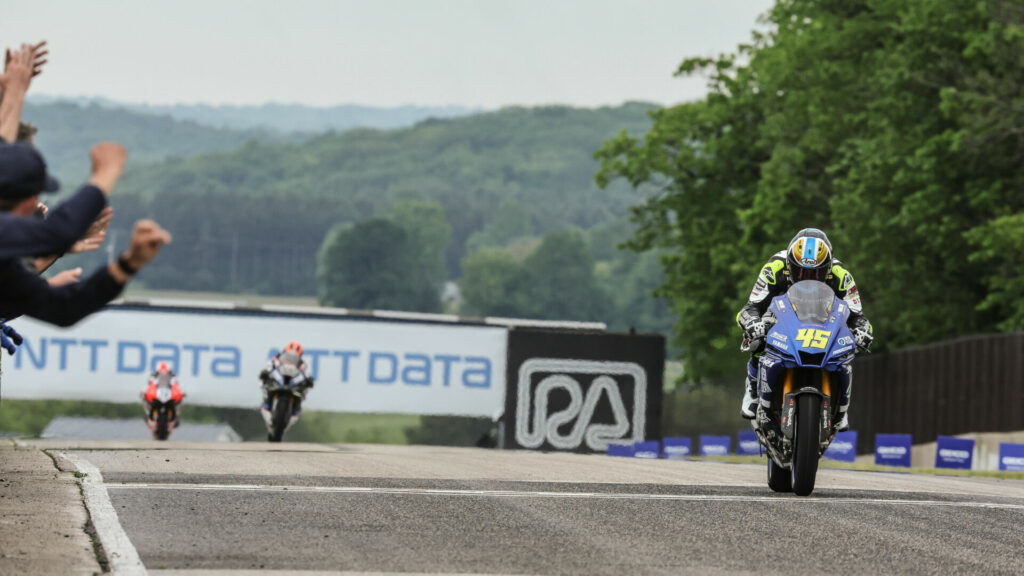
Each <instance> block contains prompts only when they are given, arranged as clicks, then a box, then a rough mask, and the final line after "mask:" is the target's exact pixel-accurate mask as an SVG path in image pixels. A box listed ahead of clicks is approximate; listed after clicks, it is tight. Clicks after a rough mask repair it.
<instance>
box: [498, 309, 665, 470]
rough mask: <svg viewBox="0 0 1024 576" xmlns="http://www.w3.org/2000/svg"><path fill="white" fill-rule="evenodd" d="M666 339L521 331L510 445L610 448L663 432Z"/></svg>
mask: <svg viewBox="0 0 1024 576" xmlns="http://www.w3.org/2000/svg"><path fill="white" fill-rule="evenodd" d="M664 368H665V338H664V337H663V336H660V335H648V334H643V335H639V334H615V333H607V332H580V331H558V330H550V329H536V328H513V329H512V330H510V331H509V338H508V378H507V379H506V391H505V417H504V421H503V426H504V429H503V431H502V438H503V447H504V448H519V449H521V448H528V449H534V450H565V451H574V452H604V451H605V450H606V449H607V446H608V444H609V443H611V444H618V443H632V442H638V441H641V440H653V439H660V437H661V400H662V376H663V373H664Z"/></svg>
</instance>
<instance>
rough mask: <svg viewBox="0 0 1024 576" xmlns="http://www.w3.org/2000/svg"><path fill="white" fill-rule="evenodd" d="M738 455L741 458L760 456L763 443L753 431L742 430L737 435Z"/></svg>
mask: <svg viewBox="0 0 1024 576" xmlns="http://www.w3.org/2000/svg"><path fill="white" fill-rule="evenodd" d="M736 454H738V455H740V456H760V455H761V443H760V442H758V441H757V434H755V433H754V431H753V430H740V433H739V434H737V435H736Z"/></svg>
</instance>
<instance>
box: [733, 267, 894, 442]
mask: <svg viewBox="0 0 1024 576" xmlns="http://www.w3.org/2000/svg"><path fill="white" fill-rule="evenodd" d="M824 282H825V284H827V285H828V286H829V287H830V288H832V290H833V291H835V294H836V296H838V297H839V298H842V299H843V300H844V301H845V302H846V304H847V305H848V306H849V308H850V316H849V318H848V319H847V325H848V326H849V327H850V331H851V332H852V333H853V336H854V340H855V341H856V344H857V346H858V347H859V348H864V349H866V348H868V347H869V346H870V345H871V341H872V340H873V339H874V337H873V335H872V329H871V323H870V322H868V320H867V318H865V317H864V311H863V307H862V306H861V301H860V293H859V292H858V291H857V284H856V283H855V282H854V280H853V275H852V274H850V272H849V271H848V270H847V269H846V268H845V267H844V266H843V263H842V262H840V261H839V260H838V259H833V260H832V266H831V268H830V269H829V271H828V274H827V276H826V278H825V280H824ZM792 285H793V281H792V280H791V278H790V271H789V265H788V263H787V259H786V250H782V251H780V252H778V253H776V254H775V255H773V256H772V257H771V258H770V259H769V260H768V262H767V263H766V264H765V265H764V267H763V268H761V273H760V274H758V277H757V281H756V282H755V283H754V288H753V289H752V290H751V292H750V298H749V299H748V301H747V304H746V306H744V307H743V309H742V310H740V312H739V314H737V315H736V323H737V324H739V326H740V328H742V329H743V332H744V337H745V339H744V343H745V345H748V344H749V343H750V342H752V341H754V340H760V341H762V342H763V340H764V337H765V335H766V333H767V331H768V330H769V329H770V324H767V323H766V322H765V321H764V320H763V319H762V316H763V315H764V313H765V312H766V311H767V310H768V307H769V306H770V305H771V303H772V299H773V298H775V297H776V296H779V295H781V294H785V293H786V291H787V290H789V287H790V286H792ZM750 352H751V355H750V360H749V361H748V362H747V378H746V394H745V395H744V400H743V404H742V407H741V413H742V415H743V417H744V418H748V419H752V418H754V417H755V416H756V411H757V402H758V399H757V395H756V390H757V368H758V359H759V358H760V352H761V351H760V349H750ZM839 382H840V388H841V390H842V397H841V399H840V403H839V412H840V414H841V415H842V417H841V420H840V422H839V423H838V424H837V428H838V429H839V430H844V429H846V428H848V427H849V421H848V418H847V415H846V411H847V410H848V409H849V407H850V391H851V388H852V385H853V374H852V369H851V366H850V365H846V367H845V368H844V370H843V371H842V372H841V373H840V376H839ZM761 401H762V402H764V403H767V402H769V401H770V398H762V399H761Z"/></svg>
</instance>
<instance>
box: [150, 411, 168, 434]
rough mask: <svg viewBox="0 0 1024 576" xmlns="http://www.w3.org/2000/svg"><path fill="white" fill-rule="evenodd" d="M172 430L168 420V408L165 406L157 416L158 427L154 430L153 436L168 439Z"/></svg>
mask: <svg viewBox="0 0 1024 576" xmlns="http://www.w3.org/2000/svg"><path fill="white" fill-rule="evenodd" d="M170 433H171V431H170V428H169V427H168V422H167V409H166V408H163V409H161V410H160V413H159V414H157V417H156V429H155V430H153V437H154V438H156V439H157V440H167V437H168V436H169V435H170Z"/></svg>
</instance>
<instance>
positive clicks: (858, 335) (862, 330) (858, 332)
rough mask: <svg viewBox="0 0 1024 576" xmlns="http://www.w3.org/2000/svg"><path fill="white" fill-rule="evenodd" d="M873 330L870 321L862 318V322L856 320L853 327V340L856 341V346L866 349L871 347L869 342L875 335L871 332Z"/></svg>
mask: <svg viewBox="0 0 1024 576" xmlns="http://www.w3.org/2000/svg"><path fill="white" fill-rule="evenodd" d="M873 332H874V330H872V329H871V323H870V322H868V321H867V320H866V319H864V320H863V321H862V322H858V323H857V325H856V326H854V328H853V340H854V342H856V343H857V348H862V349H864V350H867V349H869V348H871V343H872V342H874V341H875V337H874V335H873V334H872V333H873Z"/></svg>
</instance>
